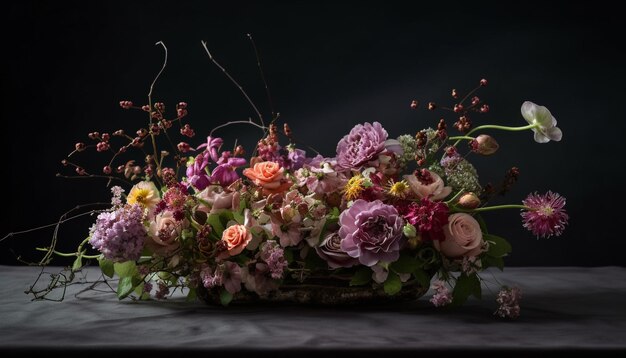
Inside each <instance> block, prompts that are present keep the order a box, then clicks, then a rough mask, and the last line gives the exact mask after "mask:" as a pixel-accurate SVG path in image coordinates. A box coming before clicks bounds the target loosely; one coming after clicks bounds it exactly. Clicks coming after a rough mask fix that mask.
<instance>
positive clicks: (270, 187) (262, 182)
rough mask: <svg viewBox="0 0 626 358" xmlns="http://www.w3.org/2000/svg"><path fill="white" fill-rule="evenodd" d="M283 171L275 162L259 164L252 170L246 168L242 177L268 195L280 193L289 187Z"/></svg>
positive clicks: (289, 184) (289, 183)
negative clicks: (248, 179) (245, 177)
mask: <svg viewBox="0 0 626 358" xmlns="http://www.w3.org/2000/svg"><path fill="white" fill-rule="evenodd" d="M284 171H285V169H284V168H282V167H281V166H280V165H279V164H278V163H275V162H260V163H256V164H254V166H253V167H252V168H246V169H244V171H243V175H245V176H247V177H248V178H250V180H252V182H253V183H254V184H255V185H257V186H260V187H262V188H263V189H264V191H265V192H268V193H280V192H283V191H285V190H287V189H288V188H289V187H290V186H291V182H290V181H289V180H287V179H286V178H285V176H284Z"/></svg>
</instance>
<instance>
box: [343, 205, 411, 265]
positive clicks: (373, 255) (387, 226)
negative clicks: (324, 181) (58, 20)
mask: <svg viewBox="0 0 626 358" xmlns="http://www.w3.org/2000/svg"><path fill="white" fill-rule="evenodd" d="M339 223H340V224H341V228H340V229H339V236H340V237H341V249H342V250H343V251H345V252H346V253H347V254H348V255H349V256H351V257H354V258H358V259H359V262H360V263H361V264H363V265H365V266H370V267H371V266H374V265H376V264H377V263H378V262H379V261H384V262H394V261H396V260H397V259H398V258H399V257H400V249H401V248H402V246H403V245H404V236H403V235H402V227H403V226H404V220H402V216H401V215H400V214H398V211H397V210H396V208H394V207H393V206H391V205H386V204H383V202H382V201H380V200H375V201H372V202H368V201H365V200H362V199H359V200H356V201H355V202H354V204H352V206H351V207H350V208H349V209H347V210H345V211H344V212H343V213H341V215H340V216H339Z"/></svg>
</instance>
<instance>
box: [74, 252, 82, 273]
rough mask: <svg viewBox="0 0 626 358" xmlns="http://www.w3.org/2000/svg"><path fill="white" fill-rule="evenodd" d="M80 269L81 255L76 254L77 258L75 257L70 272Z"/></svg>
mask: <svg viewBox="0 0 626 358" xmlns="http://www.w3.org/2000/svg"><path fill="white" fill-rule="evenodd" d="M81 267H83V255H82V254H78V256H76V260H74V263H73V264H72V271H73V272H76V271H78V270H80V268H81Z"/></svg>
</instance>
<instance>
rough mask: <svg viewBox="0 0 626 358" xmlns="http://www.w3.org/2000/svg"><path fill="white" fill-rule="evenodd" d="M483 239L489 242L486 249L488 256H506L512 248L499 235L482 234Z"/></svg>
mask: <svg viewBox="0 0 626 358" xmlns="http://www.w3.org/2000/svg"><path fill="white" fill-rule="evenodd" d="M483 239H484V240H485V241H488V242H489V250H488V251H487V255H489V256H493V257H502V256H506V255H507V254H508V253H509V252H511V250H512V248H511V244H509V243H508V242H507V241H506V240H505V239H503V238H501V237H500V236H496V235H490V234H484V235H483Z"/></svg>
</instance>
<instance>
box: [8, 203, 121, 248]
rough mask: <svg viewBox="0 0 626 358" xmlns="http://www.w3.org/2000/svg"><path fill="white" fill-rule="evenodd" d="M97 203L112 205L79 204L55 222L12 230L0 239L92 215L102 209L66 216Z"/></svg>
mask: <svg viewBox="0 0 626 358" xmlns="http://www.w3.org/2000/svg"><path fill="white" fill-rule="evenodd" d="M97 205H111V203H91V204H86V205H79V206H76V207H75V208H73V209H72V210H69V211H68V212H66V213H65V214H63V215H61V219H60V220H59V221H57V222H55V223H54V224H48V225H43V226H38V227H36V228H33V229H28V230H22V231H14V232H10V233H8V234H6V235H5V236H4V237H3V238H2V239H0V242H2V241H4V240H6V239H8V238H10V237H13V236H15V235H21V234H27V233H29V232H33V231H37V230H42V229H46V228H49V227H56V226H57V225H60V224H63V223H65V222H68V221H70V220H74V219H77V218H79V217H81V216H85V215H91V214H93V213H97V212H100V210H90V211H88V212H85V213H80V214H78V215H74V216H70V217H69V218H66V217H67V215H68V214H69V213H71V212H72V211H75V210H79V209H82V208H84V207H87V206H97Z"/></svg>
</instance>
